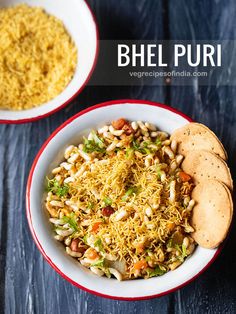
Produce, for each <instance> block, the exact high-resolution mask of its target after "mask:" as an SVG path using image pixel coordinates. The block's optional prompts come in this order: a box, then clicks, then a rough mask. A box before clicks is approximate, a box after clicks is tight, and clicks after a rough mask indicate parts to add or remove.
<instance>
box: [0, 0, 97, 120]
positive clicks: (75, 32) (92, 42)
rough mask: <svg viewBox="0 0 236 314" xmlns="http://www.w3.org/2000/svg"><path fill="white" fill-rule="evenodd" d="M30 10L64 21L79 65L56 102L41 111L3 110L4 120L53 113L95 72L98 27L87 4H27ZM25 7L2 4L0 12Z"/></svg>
mask: <svg viewBox="0 0 236 314" xmlns="http://www.w3.org/2000/svg"><path fill="white" fill-rule="evenodd" d="M23 2H24V3H27V4H29V5H31V6H39V7H42V8H44V9H45V10H46V11H47V12H48V13H49V14H52V15H54V16H56V17H57V18H59V19H60V20H62V21H63V22H64V25H65V26H66V28H67V30H68V32H69V33H70V35H71V36H72V38H73V40H74V42H75V44H76V46H77V49H78V63H77V68H76V71H75V75H74V77H73V79H72V81H71V82H70V83H69V85H68V86H67V87H66V89H65V90H64V91H63V92H62V93H61V94H60V95H58V96H57V97H56V98H54V99H53V100H51V101H49V102H48V103H46V104H43V105H41V106H39V107H36V108H33V109H29V110H23V111H9V110H0V119H1V120H12V121H15V120H20V119H31V118H36V117H39V116H42V115H45V114H47V113H48V112H51V111H54V110H55V109H56V108H58V107H60V106H61V105H63V104H64V103H65V102H67V101H68V100H69V99H70V98H71V97H73V96H74V95H75V94H76V93H77V92H78V91H79V90H80V89H81V87H82V86H83V85H84V84H85V82H86V81H87V79H88V77H89V76H90V73H91V71H92V69H93V66H94V63H95V60H96V53H97V31H96V24H95V22H94V19H93V16H92V14H91V11H90V9H89V8H88V5H87V4H86V2H85V1H84V0H70V1H69V2H68V1H67V0H57V1H51V0H37V1H36V0H24V1H23ZM19 3H22V1H21V0H0V8H1V7H6V6H12V5H16V4H19Z"/></svg>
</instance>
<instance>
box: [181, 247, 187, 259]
mask: <svg viewBox="0 0 236 314" xmlns="http://www.w3.org/2000/svg"><path fill="white" fill-rule="evenodd" d="M182 252H183V257H186V256H187V255H188V254H187V252H186V246H185V245H184V244H182Z"/></svg>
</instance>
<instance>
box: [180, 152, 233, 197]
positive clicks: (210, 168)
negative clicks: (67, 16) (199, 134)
mask: <svg viewBox="0 0 236 314" xmlns="http://www.w3.org/2000/svg"><path fill="white" fill-rule="evenodd" d="M181 167H182V169H183V171H184V172H186V173H188V174H189V175H190V176H191V177H192V178H193V181H194V183H195V184H196V185H197V184H198V183H201V182H203V181H205V180H207V179H215V180H218V181H221V182H223V183H224V184H226V185H227V187H228V188H229V189H230V190H231V191H232V190H233V181H232V178H231V174H230V170H229V168H228V166H227V164H226V162H225V161H224V160H223V159H222V158H220V157H219V156H218V155H216V154H214V153H211V152H208V151H202V150H195V151H191V152H188V154H187V155H186V156H185V158H184V161H183V162H182V166H181Z"/></svg>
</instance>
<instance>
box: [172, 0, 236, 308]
mask: <svg viewBox="0 0 236 314" xmlns="http://www.w3.org/2000/svg"><path fill="white" fill-rule="evenodd" d="M235 18H236V7H235V2H234V1H231V0H230V1H193V0H190V1H184V0H179V1H173V0H171V1H169V30H170V39H178V40H193V41H195V40H220V41H222V40H227V39H231V40H235V39H236V29H235ZM176 26H177V27H176ZM232 55H235V52H233V51H232ZM227 70H229V71H230V67H228V69H227ZM220 79H221V78H220V77H218V82H220ZM191 85H192V86H174V87H171V94H170V98H171V105H172V106H174V107H175V108H178V109H180V110H182V111H184V112H185V113H186V114H188V115H190V116H191V117H192V118H194V119H195V120H196V121H199V122H202V123H204V124H206V125H208V126H209V127H210V128H211V129H212V130H213V131H215V133H216V134H217V135H218V136H219V137H220V139H221V140H222V142H223V143H224V146H225V148H226V150H227V152H228V155H229V166H230V168H231V171H232V174H233V178H234V180H235V178H236V166H235V148H236V138H235V136H234V134H235V129H236V104H235V101H234V99H235V96H236V88H235V87H232V86H218V84H216V85H213V84H212V82H211V78H209V80H208V86H199V81H198V79H197V78H193V79H192V81H191ZM235 236H236V233H235V228H234V226H233V228H232V231H231V233H230V235H229V239H228V241H227V243H226V245H225V248H224V249H223V252H222V253H221V255H220V257H219V258H218V259H217V260H216V261H215V263H214V265H212V266H211V267H210V269H209V270H208V271H207V272H206V273H204V274H203V275H201V276H200V277H199V278H198V279H197V280H196V281H195V282H194V283H192V284H190V285H189V286H188V287H185V288H183V289H182V290H181V291H180V292H178V293H177V295H178V300H179V303H178V304H176V306H175V310H176V311H177V312H178V310H179V309H180V308H181V309H182V312H183V313H235V312H236V285H235V282H236V275H235V273H234V272H232V269H233V268H234V266H235V265H236V254H235V253H236V249H235V241H234V239H235ZM180 304H181V307H180Z"/></svg>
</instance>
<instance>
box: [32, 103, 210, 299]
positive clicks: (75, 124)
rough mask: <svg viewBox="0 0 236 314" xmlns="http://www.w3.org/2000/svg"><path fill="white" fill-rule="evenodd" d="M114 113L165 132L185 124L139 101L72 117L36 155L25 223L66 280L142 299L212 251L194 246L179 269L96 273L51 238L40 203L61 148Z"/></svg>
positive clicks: (190, 273)
mask: <svg viewBox="0 0 236 314" xmlns="http://www.w3.org/2000/svg"><path fill="white" fill-rule="evenodd" d="M119 117H124V118H127V119H129V120H132V121H133V120H143V121H149V122H151V123H154V124H155V125H157V126H158V127H159V128H160V129H161V130H164V131H167V132H169V133H172V132H173V131H174V130H175V129H176V128H178V127H181V126H183V125H185V124H186V123H188V120H187V119H186V118H184V117H182V116H180V115H178V114H176V113H174V112H171V111H169V110H167V109H164V108H161V107H156V106H153V105H148V104H142V103H138V102H137V103H123V104H114V105H112V106H111V105H110V106H105V107H98V108H96V109H92V110H91V111H89V112H87V113H86V114H83V115H80V116H77V117H74V118H72V120H71V121H70V122H69V123H67V124H66V125H65V126H63V127H62V128H61V129H60V130H58V131H57V133H56V134H55V136H53V137H52V138H51V140H50V141H49V142H48V144H47V145H46V147H44V149H43V150H42V151H41V155H40V156H39V158H38V161H37V163H36V166H35V168H34V171H33V173H32V181H31V185H30V184H29V190H28V197H29V199H28V210H29V212H30V216H31V218H30V219H29V220H30V221H29V222H30V224H31V229H33V231H34V233H35V236H36V238H37V239H35V240H36V242H38V244H39V243H40V246H41V252H42V250H43V254H44V256H45V257H46V258H47V259H48V260H49V261H52V263H53V265H52V266H53V267H54V268H55V266H56V268H58V269H59V270H60V272H61V273H63V276H65V277H67V279H69V280H70V281H71V282H73V283H75V284H77V285H80V286H82V287H84V288H86V289H89V290H91V291H94V292H96V293H100V294H103V295H106V296H110V297H111V296H112V297H115V298H140V297H141V298H145V297H150V296H153V295H158V294H162V293H166V292H167V291H169V290H172V289H174V288H176V287H178V286H180V285H182V284H184V283H185V282H187V281H188V280H190V279H192V278H193V277H194V276H196V275H197V274H198V273H199V272H200V271H201V270H202V269H203V268H204V267H206V265H207V264H208V263H209V262H210V261H211V259H212V258H213V257H214V255H215V253H216V250H208V249H204V248H200V247H197V249H196V251H195V252H194V254H193V255H192V256H191V257H190V258H188V259H187V260H186V261H185V262H184V263H183V264H182V265H181V266H180V267H179V268H177V269H176V270H174V271H172V272H168V273H167V274H165V275H164V276H161V277H156V278H151V279H148V280H144V279H138V280H132V281H123V282H118V281H117V280H115V279H108V278H105V277H102V278H100V277H97V276H96V275H94V274H92V273H91V272H90V271H88V270H87V269H84V268H83V267H82V266H81V265H80V264H79V263H78V262H77V261H76V260H74V259H73V258H71V257H69V256H68V255H67V254H66V253H65V251H64V247H63V245H62V244H60V243H58V242H57V241H56V240H54V239H53V235H52V230H51V226H50V224H49V222H48V214H47V213H46V210H45V209H44V205H43V193H44V182H45V175H47V174H49V173H50V170H52V168H53V167H54V166H56V165H57V164H58V162H60V161H61V160H62V159H63V151H64V149H65V147H66V146H68V145H69V144H77V143H79V142H80V140H81V139H82V136H83V135H87V134H88V132H89V131H90V130H91V129H97V128H98V127H101V126H102V125H104V124H105V123H108V122H110V121H112V120H115V119H117V118H119ZM52 263H51V264H52Z"/></svg>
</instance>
